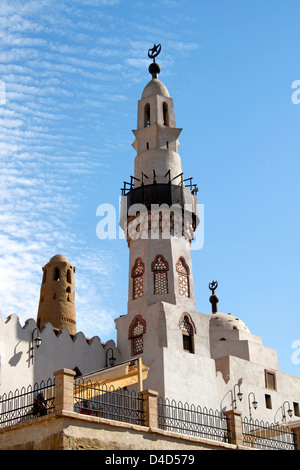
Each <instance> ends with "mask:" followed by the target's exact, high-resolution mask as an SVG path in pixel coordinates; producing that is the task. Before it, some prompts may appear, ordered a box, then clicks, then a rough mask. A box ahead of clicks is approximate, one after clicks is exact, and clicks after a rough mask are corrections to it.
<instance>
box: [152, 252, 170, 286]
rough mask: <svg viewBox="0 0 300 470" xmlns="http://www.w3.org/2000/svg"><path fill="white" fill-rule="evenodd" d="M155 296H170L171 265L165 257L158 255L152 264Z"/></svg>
mask: <svg viewBox="0 0 300 470" xmlns="http://www.w3.org/2000/svg"><path fill="white" fill-rule="evenodd" d="M151 269H152V271H153V285H154V294H168V271H169V263H168V262H167V261H166V260H165V258H164V257H163V255H157V256H156V257H155V259H154V261H153V262H152V264H151Z"/></svg>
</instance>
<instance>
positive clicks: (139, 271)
mask: <svg viewBox="0 0 300 470" xmlns="http://www.w3.org/2000/svg"><path fill="white" fill-rule="evenodd" d="M144 272H145V265H144V263H143V261H142V259H141V258H137V259H136V260H135V263H134V265H133V268H132V272H131V277H132V281H133V295H132V298H133V300H135V299H139V298H141V297H143V295H144Z"/></svg>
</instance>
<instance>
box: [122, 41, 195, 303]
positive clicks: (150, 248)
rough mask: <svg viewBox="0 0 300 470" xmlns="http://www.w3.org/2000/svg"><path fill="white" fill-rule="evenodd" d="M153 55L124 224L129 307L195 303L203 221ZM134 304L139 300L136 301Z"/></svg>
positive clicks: (124, 203) (125, 200)
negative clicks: (194, 258)
mask: <svg viewBox="0 0 300 470" xmlns="http://www.w3.org/2000/svg"><path fill="white" fill-rule="evenodd" d="M160 49H161V48H160V46H154V48H153V49H152V50H150V51H149V53H148V55H149V57H150V58H152V59H153V63H151V65H150V67H149V72H150V74H151V75H152V80H151V81H150V82H149V83H148V84H147V85H146V87H145V88H144V90H143V93H142V96H141V99H140V100H139V102H138V116H137V129H136V130H134V131H133V133H134V135H135V141H134V143H133V144H132V145H133V147H134V149H135V150H136V152H137V155H136V158H135V162H134V176H131V181H130V183H124V188H123V201H122V209H121V219H120V224H121V226H122V228H124V231H125V234H126V238H127V242H128V246H129V249H130V260H129V292H128V297H129V298H128V302H129V311H130V309H131V304H132V302H133V303H134V304H135V305H136V303H137V302H139V303H140V306H141V307H142V305H143V306H145V305H151V304H153V303H156V302H159V301H165V302H169V303H172V304H180V305H185V306H186V308H187V309H190V308H193V309H195V297H194V284H193V276H192V264H191V253H190V244H191V241H192V239H193V233H194V230H195V228H196V226H197V224H198V222H199V220H198V215H197V196H196V193H197V188H196V185H193V183H192V178H188V179H185V178H184V177H183V171H182V166H181V159H180V155H179V154H178V148H179V145H180V144H179V140H178V137H179V135H180V132H181V129H179V128H177V127H176V119H175V111H174V103H173V100H172V98H170V95H169V92H168V90H167V88H166V87H165V85H164V84H163V83H162V82H161V81H160V80H159V79H158V78H157V77H158V74H159V73H160V66H159V64H157V63H156V60H155V58H156V56H157V55H158V53H159V52H160ZM133 308H134V309H135V306H134V307H133Z"/></svg>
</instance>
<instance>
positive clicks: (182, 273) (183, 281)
mask: <svg viewBox="0 0 300 470" xmlns="http://www.w3.org/2000/svg"><path fill="white" fill-rule="evenodd" d="M176 271H177V273H178V290H179V295H182V296H183V297H190V278H189V274H190V268H189V267H188V265H187V264H186V262H185V259H184V258H183V257H182V256H180V258H179V260H178V261H177V263H176Z"/></svg>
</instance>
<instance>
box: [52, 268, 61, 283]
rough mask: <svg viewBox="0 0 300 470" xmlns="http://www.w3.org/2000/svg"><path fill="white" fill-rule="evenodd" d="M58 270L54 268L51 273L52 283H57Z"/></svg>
mask: <svg viewBox="0 0 300 470" xmlns="http://www.w3.org/2000/svg"><path fill="white" fill-rule="evenodd" d="M59 276H60V275H59V269H58V268H54V271H53V281H59Z"/></svg>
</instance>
